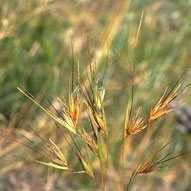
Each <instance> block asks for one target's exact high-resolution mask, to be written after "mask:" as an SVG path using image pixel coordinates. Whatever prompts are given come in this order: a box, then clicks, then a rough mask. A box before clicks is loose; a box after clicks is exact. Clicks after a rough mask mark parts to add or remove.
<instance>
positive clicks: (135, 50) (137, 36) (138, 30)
mask: <svg viewBox="0 0 191 191" xmlns="http://www.w3.org/2000/svg"><path fill="white" fill-rule="evenodd" d="M143 16H144V11H142V13H141V19H140V21H139V26H138V29H137V33H136V38H135V43H134V62H133V63H134V69H133V71H134V70H135V63H136V52H137V44H138V39H139V34H140V30H141V25H142V21H143Z"/></svg>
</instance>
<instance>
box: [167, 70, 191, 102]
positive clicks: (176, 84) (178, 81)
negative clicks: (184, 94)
mask: <svg viewBox="0 0 191 191" xmlns="http://www.w3.org/2000/svg"><path fill="white" fill-rule="evenodd" d="M190 69H191V67H190V68H188V69H187V70H185V71H184V72H183V73H182V75H181V76H180V77H179V79H178V80H177V82H176V83H175V85H174V86H173V88H172V89H171V90H170V92H169V93H168V94H167V95H166V96H164V98H163V100H166V98H167V97H168V96H169V95H170V94H171V93H172V92H173V91H174V89H175V88H176V87H177V86H178V84H179V83H180V81H181V79H182V78H183V77H184V75H185V74H186V73H187V72H188V71H189V70H190ZM189 85H190V83H189V84H188V85H187V86H189ZM187 86H186V87H187ZM186 87H185V88H186ZM185 88H184V89H185ZM184 89H183V90H182V91H184Z"/></svg>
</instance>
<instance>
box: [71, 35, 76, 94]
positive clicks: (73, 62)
mask: <svg viewBox="0 0 191 191" xmlns="http://www.w3.org/2000/svg"><path fill="white" fill-rule="evenodd" d="M70 43H71V50H72V92H73V91H74V68H75V67H74V64H75V61H74V48H73V42H72V38H71V37H70Z"/></svg>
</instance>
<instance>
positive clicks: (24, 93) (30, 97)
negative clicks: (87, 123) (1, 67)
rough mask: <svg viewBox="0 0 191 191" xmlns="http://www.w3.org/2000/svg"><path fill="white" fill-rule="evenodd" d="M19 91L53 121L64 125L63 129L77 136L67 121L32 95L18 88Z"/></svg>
mask: <svg viewBox="0 0 191 191" xmlns="http://www.w3.org/2000/svg"><path fill="white" fill-rule="evenodd" d="M17 89H18V90H19V91H20V92H21V93H22V94H23V95H25V96H26V97H27V98H28V99H30V100H31V101H32V102H34V103H35V104H36V105H37V106H38V107H39V108H41V109H42V110H43V111H44V112H45V113H46V114H48V115H49V116H50V117H51V118H52V119H53V120H55V121H56V122H57V123H59V124H60V125H62V126H63V127H65V128H66V129H68V130H69V131H70V132H72V133H74V134H77V133H76V130H75V129H74V128H72V127H71V126H69V125H68V124H67V123H66V122H65V121H63V120H62V119H60V118H59V117H57V116H56V115H55V114H53V113H51V112H50V111H49V110H48V109H45V108H44V107H43V106H42V105H41V104H40V103H39V102H38V101H37V100H36V99H34V98H33V97H32V96H30V94H28V93H26V92H24V91H23V90H21V89H20V88H19V87H17Z"/></svg>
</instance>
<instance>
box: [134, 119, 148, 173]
mask: <svg viewBox="0 0 191 191" xmlns="http://www.w3.org/2000/svg"><path fill="white" fill-rule="evenodd" d="M150 127H151V119H150V118H149V119H148V127H147V132H146V135H145V138H144V141H143V144H142V147H141V150H140V152H139V155H138V157H137V160H136V162H135V166H134V171H135V170H136V168H137V166H138V165H139V162H140V160H141V157H142V155H143V151H144V149H145V145H146V143H147V140H148V138H149V131H150Z"/></svg>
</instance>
